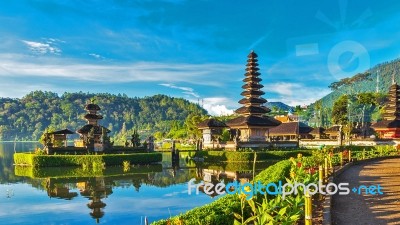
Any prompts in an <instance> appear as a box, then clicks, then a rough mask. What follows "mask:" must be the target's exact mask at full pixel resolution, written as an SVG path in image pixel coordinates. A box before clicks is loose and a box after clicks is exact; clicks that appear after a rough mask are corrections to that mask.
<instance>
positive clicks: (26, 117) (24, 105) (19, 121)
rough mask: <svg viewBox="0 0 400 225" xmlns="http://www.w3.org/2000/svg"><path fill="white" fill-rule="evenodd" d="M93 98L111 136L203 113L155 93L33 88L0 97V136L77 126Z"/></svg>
mask: <svg viewBox="0 0 400 225" xmlns="http://www.w3.org/2000/svg"><path fill="white" fill-rule="evenodd" d="M89 101H94V102H95V103H97V104H98V105H99V106H100V107H101V109H102V110H101V111H100V112H99V113H100V114H101V115H103V116H104V119H103V120H101V121H100V123H101V124H102V125H103V126H105V127H107V128H108V129H109V130H111V136H119V137H121V136H127V135H129V132H131V131H133V129H137V130H138V131H139V133H140V134H141V135H142V136H145V135H148V134H152V133H154V132H156V131H159V132H162V133H168V132H170V131H171V129H174V130H179V129H180V128H182V127H183V125H184V122H185V120H186V118H187V117H188V115H190V114H198V115H205V114H206V113H207V112H206V111H205V110H204V109H203V108H201V107H200V106H199V105H197V104H194V103H191V102H189V101H187V100H185V99H182V98H173V97H168V96H165V95H155V96H152V97H144V98H137V97H136V98H130V97H128V96H126V95H120V94H119V95H112V94H107V93H102V94H89V93H83V92H79V93H64V94H63V95H62V96H59V95H58V94H56V93H52V92H43V91H35V92H31V93H30V94H28V95H26V96H24V97H23V98H21V99H11V98H0V140H14V139H15V138H17V140H38V139H39V137H40V136H41V134H42V133H43V132H44V130H45V129H46V128H49V127H50V128H52V129H65V128H68V129H70V130H74V131H75V130H77V129H79V128H80V127H81V126H83V125H84V124H86V121H85V120H84V119H83V116H84V115H85V113H86V112H85V110H84V106H85V104H86V103H88V102H89Z"/></svg>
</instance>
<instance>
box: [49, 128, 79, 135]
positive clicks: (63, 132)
mask: <svg viewBox="0 0 400 225" xmlns="http://www.w3.org/2000/svg"><path fill="white" fill-rule="evenodd" d="M49 134H56V135H57V134H75V132H73V131H71V130H68V129H64V130H58V131H54V132H50V133H49Z"/></svg>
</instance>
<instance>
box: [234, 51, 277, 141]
mask: <svg viewBox="0 0 400 225" xmlns="http://www.w3.org/2000/svg"><path fill="white" fill-rule="evenodd" d="M247 57H248V59H247V65H246V73H245V74H244V75H245V78H244V79H243V82H244V83H245V84H244V85H243V86H242V88H243V92H242V93H241V95H242V96H244V98H243V99H241V100H240V101H239V103H240V104H242V105H243V106H242V107H240V108H239V109H237V110H236V111H235V112H236V113H237V114H239V115H240V116H239V117H237V118H235V119H232V120H230V121H228V122H227V123H226V124H227V125H228V126H229V127H230V129H231V131H234V133H235V134H236V141H237V143H238V145H239V147H240V142H241V143H243V144H244V143H246V142H247V143H248V142H266V138H267V136H268V129H269V128H271V127H275V126H278V125H279V124H280V122H279V121H278V120H275V119H274V118H271V117H268V116H266V115H265V114H266V113H268V112H269V111H270V110H269V109H268V108H267V107H265V106H263V104H264V103H266V102H267V100H266V99H264V98H262V97H261V96H262V95H264V92H263V91H261V88H263V87H264V86H263V85H262V84H260V82H261V80H262V79H261V78H260V72H258V71H259V70H260V69H259V68H258V63H257V62H258V59H257V57H258V56H257V54H256V53H255V52H254V51H251V52H250V54H249V55H248V56H247Z"/></svg>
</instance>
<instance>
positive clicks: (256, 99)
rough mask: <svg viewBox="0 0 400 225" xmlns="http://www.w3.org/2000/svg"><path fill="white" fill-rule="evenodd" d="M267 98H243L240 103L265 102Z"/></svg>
mask: <svg viewBox="0 0 400 225" xmlns="http://www.w3.org/2000/svg"><path fill="white" fill-rule="evenodd" d="M266 102H267V100H266V99H264V98H261V97H259V98H243V99H241V100H240V101H239V103H240V104H249V103H256V104H264V103H266Z"/></svg>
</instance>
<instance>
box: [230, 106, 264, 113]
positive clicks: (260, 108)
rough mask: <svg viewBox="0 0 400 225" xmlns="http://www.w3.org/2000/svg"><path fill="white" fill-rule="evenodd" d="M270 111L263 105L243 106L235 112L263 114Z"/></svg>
mask: <svg viewBox="0 0 400 225" xmlns="http://www.w3.org/2000/svg"><path fill="white" fill-rule="evenodd" d="M270 111H271V110H270V109H268V108H267V107H264V106H243V107H240V108H239V109H237V110H236V111H235V112H236V113H237V114H247V113H254V114H265V113H268V112H270Z"/></svg>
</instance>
